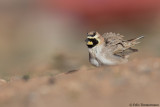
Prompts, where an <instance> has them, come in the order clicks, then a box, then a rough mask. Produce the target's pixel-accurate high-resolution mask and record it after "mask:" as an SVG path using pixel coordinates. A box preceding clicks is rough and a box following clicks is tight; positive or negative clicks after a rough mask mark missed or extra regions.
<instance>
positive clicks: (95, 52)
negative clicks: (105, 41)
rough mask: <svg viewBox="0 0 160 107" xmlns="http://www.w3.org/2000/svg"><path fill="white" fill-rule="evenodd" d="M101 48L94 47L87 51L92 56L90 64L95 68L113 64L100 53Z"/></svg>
mask: <svg viewBox="0 0 160 107" xmlns="http://www.w3.org/2000/svg"><path fill="white" fill-rule="evenodd" d="M102 48H103V46H96V47H93V48H92V49H89V52H90V53H91V54H92V56H93V57H92V58H91V59H90V62H91V63H92V64H93V65H95V66H100V65H101V64H103V65H114V64H115V63H114V62H113V61H111V60H110V59H107V57H106V54H105V53H102Z"/></svg>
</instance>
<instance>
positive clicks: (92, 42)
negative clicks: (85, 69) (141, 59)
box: [85, 31, 144, 67]
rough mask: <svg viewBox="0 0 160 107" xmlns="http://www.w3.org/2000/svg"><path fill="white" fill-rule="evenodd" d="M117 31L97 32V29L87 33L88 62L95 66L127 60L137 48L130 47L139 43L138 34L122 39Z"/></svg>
mask: <svg viewBox="0 0 160 107" xmlns="http://www.w3.org/2000/svg"><path fill="white" fill-rule="evenodd" d="M123 37H124V36H123V35H121V34H119V33H112V32H109V33H104V34H103V35H101V34H99V33H98V32H97V31H91V32H88V33H87V38H86V40H85V42H86V45H87V47H88V51H89V62H90V63H91V64H92V65H93V66H96V67H99V66H104V65H117V64H123V63H126V62H128V58H129V56H130V54H132V53H134V52H137V51H138V49H134V48H132V47H133V46H135V45H136V44H139V43H140V42H139V41H138V40H139V39H142V38H144V36H140V37H137V38H134V39H130V40H124V39H123Z"/></svg>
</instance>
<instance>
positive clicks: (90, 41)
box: [86, 38, 98, 48]
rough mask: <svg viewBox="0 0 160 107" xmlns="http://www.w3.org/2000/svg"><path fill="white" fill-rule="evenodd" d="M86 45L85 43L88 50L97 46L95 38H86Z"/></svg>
mask: <svg viewBox="0 0 160 107" xmlns="http://www.w3.org/2000/svg"><path fill="white" fill-rule="evenodd" d="M86 43H87V46H88V48H93V47H94V46H96V45H97V44H98V40H97V39H95V38H92V39H90V38H87V39H86Z"/></svg>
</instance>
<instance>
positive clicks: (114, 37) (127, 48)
mask: <svg viewBox="0 0 160 107" xmlns="http://www.w3.org/2000/svg"><path fill="white" fill-rule="evenodd" d="M102 36H103V37H104V40H105V45H106V47H108V48H110V49H112V52H113V54H114V55H117V56H121V57H125V56H126V55H129V54H131V53H133V52H137V51H138V50H137V49H133V48H131V47H132V46H134V45H136V44H138V43H140V42H137V40H139V39H141V38H143V36H141V37H138V38H135V39H131V40H123V37H124V36H123V35H120V34H115V33H105V34H103V35H102Z"/></svg>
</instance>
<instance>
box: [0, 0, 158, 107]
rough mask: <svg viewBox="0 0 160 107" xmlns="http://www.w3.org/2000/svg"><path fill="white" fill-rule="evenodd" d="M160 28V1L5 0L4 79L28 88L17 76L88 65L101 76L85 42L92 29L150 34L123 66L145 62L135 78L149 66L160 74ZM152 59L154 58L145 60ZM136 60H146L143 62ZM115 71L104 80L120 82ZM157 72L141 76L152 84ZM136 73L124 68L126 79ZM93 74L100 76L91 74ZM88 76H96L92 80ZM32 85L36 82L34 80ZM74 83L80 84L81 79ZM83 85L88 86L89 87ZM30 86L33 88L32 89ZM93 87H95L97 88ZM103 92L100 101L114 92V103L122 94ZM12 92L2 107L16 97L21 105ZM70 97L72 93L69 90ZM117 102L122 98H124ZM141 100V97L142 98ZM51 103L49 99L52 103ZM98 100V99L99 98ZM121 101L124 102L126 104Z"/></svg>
mask: <svg viewBox="0 0 160 107" xmlns="http://www.w3.org/2000/svg"><path fill="white" fill-rule="evenodd" d="M159 28H160V1H159V0H141V1H139V0H118V1H116V0H80V1H78V0H27V1H25V0H5V1H4V0H0V78H1V79H4V80H5V81H7V83H8V82H9V83H11V84H12V82H13V84H17V87H23V85H24V84H23V83H20V84H19V83H17V81H21V78H23V79H26V78H31V79H35V78H38V77H41V78H42V77H44V78H50V76H51V77H54V76H56V75H57V74H60V73H62V72H68V71H71V70H79V69H82V68H83V67H84V68H85V70H84V71H86V72H87V70H88V69H93V71H95V72H94V75H95V76H97V75H99V74H97V73H96V71H97V72H98V71H99V70H98V69H96V68H92V66H91V65H90V64H89V62H88V49H87V47H86V46H85V42H84V40H85V38H86V33H87V32H89V31H92V30H96V31H98V32H100V33H101V34H103V33H105V32H115V33H120V34H122V35H124V36H125V38H126V39H129V38H134V37H138V36H142V35H143V36H145V38H144V39H143V40H142V43H141V44H139V45H138V46H136V48H138V49H139V53H136V54H134V55H133V56H132V57H131V62H130V63H129V64H128V65H123V66H124V68H125V67H126V68H125V69H127V70H126V72H128V73H129V74H130V71H132V70H131V68H128V67H130V65H133V66H134V67H133V68H137V67H139V65H143V66H142V69H141V68H140V69H139V68H137V70H136V72H135V74H133V75H134V76H135V78H136V77H137V76H139V72H138V71H143V70H144V71H145V72H146V71H149V72H150V71H155V72H156V71H157V72H158V74H157V73H156V74H157V76H159V70H160V68H159V60H158V59H159V56H160V42H159V39H160V36H159V34H160V30H159ZM146 59H148V60H147V61H144V60H146ZM134 60H135V62H134ZM136 61H137V62H141V63H140V64H138V63H137V62H136ZM154 63H155V64H154ZM136 64H137V65H136ZM152 64H153V65H152ZM147 66H149V68H146V67H147ZM110 69H111V70H109V71H110V72H112V71H114V72H120V70H118V69H121V66H118V68H114V67H113V69H112V67H111V68H110ZM148 69H149V70H148ZM80 71H82V72H81V74H79V75H81V76H82V77H83V69H82V70H80ZM100 71H101V72H102V74H103V73H105V72H108V71H106V69H102V70H100ZM88 72H89V71H88ZM131 74H132V73H131ZM75 75H76V74H75ZM84 75H85V74H84ZM91 75H92V73H91ZM100 75H101V74H100ZM110 75H111V77H113V78H111V79H107V80H105V79H104V81H112V80H113V81H114V79H116V78H115V77H114V76H115V75H117V74H114V73H113V75H112V73H111V74H110ZM145 75H146V74H145ZM154 75H155V74H153V75H151V74H149V75H147V76H146V77H143V76H144V75H143V73H142V74H141V75H140V78H141V76H142V78H147V79H146V80H145V79H144V80H143V79H142V85H144V84H146V82H147V81H150V83H153V81H152V79H149V78H150V77H152V76H153V77H154ZM81 76H80V77H81ZM121 76H122V77H121ZM130 76H132V75H127V76H126V75H123V73H122V75H120V79H122V80H120V81H122V83H123V79H125V78H129V77H130ZM134 76H133V77H134ZM62 77H63V76H62ZM76 77H77V80H75V79H74V76H73V77H71V80H72V78H73V80H75V81H79V80H81V79H78V78H79V76H78V75H77V76H76ZM41 78H39V79H37V83H36V82H35V84H38V83H39V82H40V81H41ZM65 78H66V77H65V76H64V81H65ZM88 78H94V76H90V75H88ZM95 78H96V77H95ZM107 78H108V76H107ZM156 78H158V77H156ZM42 80H43V79H42ZM62 80H63V79H62ZM66 80H67V79H66ZM102 80H103V79H102ZM2 81H3V80H2ZM32 81H33V80H32ZM35 81H36V80H35ZM86 81H90V80H87V79H86ZM91 81H92V80H91ZM115 81H116V80H115ZM118 81H119V80H118ZM126 81H131V85H133V86H132V87H134V86H135V87H136V88H138V87H139V84H138V85H137V84H136V82H139V81H136V79H135V80H134V79H133V80H126ZM21 82H22V81H21ZM94 82H99V80H94ZM132 82H133V84H132ZM143 82H145V83H143ZM157 82H158V80H154V86H155V87H156V85H157ZM129 83H130V82H129ZM28 84H30V82H29V83H28ZM35 84H33V85H35ZM60 84H68V83H67V81H66V82H65V83H60ZM74 84H75V85H77V84H79V83H74ZM80 84H83V85H84V83H83V82H82V83H81V82H80ZM89 84H90V83H89ZM91 84H92V83H91ZM111 84H112V83H111ZM118 84H119V83H118ZM135 84H136V85H135ZM30 85H31V84H30ZM92 85H93V84H92ZM7 86H8V84H7ZM31 86H32V85H31ZM62 86H63V85H62ZM96 86H97V87H99V88H100V87H101V86H102V88H104V90H105V89H107V88H106V87H103V86H105V83H104V84H101V85H100V86H99V85H97V84H95V86H94V87H96ZM140 86H141V85H140ZM37 87H38V86H37ZM73 87H74V86H73ZM122 87H123V85H121V84H120V85H118V87H116V88H118V89H121V88H122ZM126 87H127V86H126ZM146 87H147V85H145V86H144V88H146ZM0 88H1V90H2V92H3V90H4V89H5V88H6V85H5V88H4V87H3V86H0ZM8 88H11V87H10V85H9V86H8ZM12 88H13V87H12ZM12 88H11V90H8V92H7V91H6V92H5V93H9V92H10V91H11V92H13V93H14V94H15V95H16V92H15V91H14V90H16V89H13V90H12ZM26 88H27V87H26ZM71 88H72V85H71ZM81 88H82V89H83V87H81ZM111 88H113V89H114V88H115V87H112V86H111ZM127 88H129V89H131V87H130V86H128V87H127ZM6 89H7V88H6ZM49 89H50V87H49ZM76 89H77V87H76ZM84 89H86V88H84ZM87 89H88V88H87ZM87 89H86V90H87ZM20 90H21V88H20ZM22 90H23V89H22ZM28 90H30V88H29V89H28ZM57 90H58V89H56V91H57ZM90 90H91V91H93V90H92V89H90ZM137 90H138V89H137ZM149 90H150V89H149ZM151 90H156V88H153V89H151ZM51 91H52V90H51ZM88 91H89V89H88ZM101 91H102V90H98V91H96V92H97V95H95V99H94V100H96V97H97V96H100V97H101V99H103V101H104V102H105V98H110V97H112V99H113V100H112V101H111V102H113V103H116V102H114V98H116V95H113V96H112V95H109V96H110V97H109V96H108V94H104V96H103V95H101V94H100V93H101ZM141 91H142V90H138V92H140V93H141ZM80 92H81V91H80ZM104 92H108V93H110V91H108V90H105V91H104ZM132 92H133V93H136V92H137V91H134V90H131V91H129V92H128V93H132ZM153 92H155V91H153ZM3 93H4V92H3ZM30 93H32V92H31V91H26V92H25V90H24V93H23V92H22V93H21V94H22V95H21V96H23V98H24V101H22V102H25V101H26V99H25V98H26V96H25V95H24V94H26V95H28V94H30ZM66 93H67V92H66ZM82 93H83V91H82ZM84 93H86V97H89V96H87V95H88V94H89V93H88V92H86V91H85V92H84ZM113 93H114V91H113ZM128 93H127V94H128ZM72 94H73V96H72V95H71V97H73V99H74V97H75V99H76V98H77V96H76V95H77V94H75V93H74V92H73V93H72ZM74 94H75V95H74ZM80 94H81V93H80ZM90 94H91V93H90ZM146 94H148V93H146ZM151 94H152V93H151ZM151 94H149V97H151V98H152V97H153V96H150V95H151ZM52 95H53V94H52ZM128 95H129V94H128ZM142 95H143V96H144V98H146V97H145V94H142ZM6 96H7V95H1V94H0V99H3V98H4V99H5V100H2V101H1V103H2V104H0V106H1V105H4V106H11V105H12V104H14V103H13V102H15V106H16V104H19V102H17V101H18V99H19V98H17V97H16V96H12V94H11V95H10V94H9V95H8V96H9V97H7V98H6ZM59 96H61V95H59ZM69 96H70V95H69ZM65 97H67V95H66V96H65ZM121 97H123V96H121ZM154 97H155V96H154ZM9 98H10V99H9ZM14 98H17V100H15V101H14V100H12V99H14ZM37 98H39V97H37ZM52 98H54V96H50V98H48V97H47V99H49V100H51V99H52ZM98 98H99V97H98ZM156 98H157V99H158V98H160V96H159V97H158V96H156V97H155V100H154V99H153V100H152V102H151V103H160V102H157V99H156ZM8 99H9V100H8ZM58 99H59V100H60V99H61V97H58ZM122 99H123V98H122ZM139 99H141V98H139ZM92 100H93V99H90V97H89V99H87V101H86V102H92ZM36 101H37V102H36V103H38V102H40V101H41V100H36ZM103 101H102V102H101V103H102V106H104V107H106V105H107V103H104V104H103ZM115 101H117V102H118V101H119V100H115ZM137 101H139V102H141V101H140V100H137ZM147 101H148V102H147ZM149 101H150V100H146V102H144V103H150V102H149ZM154 101H155V102H154ZM22 102H21V103H22ZM63 102H64V103H65V102H67V104H68V103H69V104H72V101H71V102H68V101H67V100H64V99H63ZM73 102H74V101H73ZM80 102H82V103H83V104H84V105H85V104H88V106H89V104H90V103H85V101H83V98H80ZM80 102H78V103H77V105H79V104H81V103H80ZM122 102H123V100H122ZM124 102H125V101H124ZM135 102H136V101H135ZM129 103H131V102H129V101H127V102H126V106H128V104H129ZM141 103H142V102H141ZM5 104H8V105H5ZM10 104H11V105H10ZM27 104H28V103H27V102H25V103H22V105H21V107H22V106H24V107H30V106H31V107H32V106H34V107H35V106H37V107H41V106H42V107H43V105H41V106H39V105H32V104H31V105H27ZM47 104H49V102H48V103H47ZM96 104H98V102H97V103H96ZM123 104H124V103H123ZM44 105H45V104H44ZM52 105H53V104H50V105H48V106H52ZM61 106H62V105H61ZM90 106H91V105H90ZM92 106H93V105H92ZM112 106H113V105H112V103H110V107H112ZM119 106H120V107H122V106H121V105H119ZM57 107H58V105H57ZM114 107H115V105H114ZM123 107H124V105H123Z"/></svg>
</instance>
